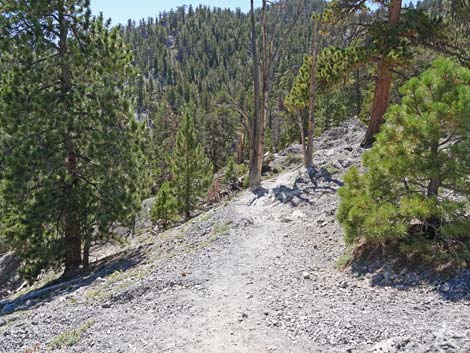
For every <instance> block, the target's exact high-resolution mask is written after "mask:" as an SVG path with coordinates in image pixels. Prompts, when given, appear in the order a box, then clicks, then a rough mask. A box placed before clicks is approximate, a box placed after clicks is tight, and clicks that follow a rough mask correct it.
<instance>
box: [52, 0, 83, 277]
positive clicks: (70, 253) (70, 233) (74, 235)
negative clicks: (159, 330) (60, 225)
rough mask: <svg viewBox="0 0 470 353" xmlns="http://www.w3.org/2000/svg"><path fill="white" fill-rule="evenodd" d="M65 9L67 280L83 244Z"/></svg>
mask: <svg viewBox="0 0 470 353" xmlns="http://www.w3.org/2000/svg"><path fill="white" fill-rule="evenodd" d="M65 11H66V10H65V5H64V3H63V1H59V12H58V22H59V32H60V33H59V57H60V60H61V77H60V81H61V91H62V92H61V93H62V100H63V104H64V119H66V121H68V129H67V130H68V131H67V132H66V136H65V137H64V146H65V149H66V153H67V157H66V159H65V169H66V171H67V174H68V175H69V180H68V181H67V183H66V185H65V188H64V192H65V207H64V248H65V270H64V276H65V277H70V276H72V275H74V274H75V273H77V272H78V270H79V268H80V265H81V264H82V257H81V256H82V246H81V245H82V244H81V234H80V231H81V230H80V221H79V215H78V212H77V210H76V209H75V205H74V203H75V196H74V190H73V189H74V186H75V184H76V183H77V180H78V178H77V157H76V154H75V151H74V146H73V142H72V138H71V136H70V135H71V133H72V129H73V122H72V121H71V117H70V116H68V114H69V112H68V110H69V103H68V100H69V98H68V95H69V94H70V91H71V89H72V75H71V72H70V67H69V63H68V62H67V52H68V48H67V35H68V31H69V28H68V24H67V20H66V18H65Z"/></svg>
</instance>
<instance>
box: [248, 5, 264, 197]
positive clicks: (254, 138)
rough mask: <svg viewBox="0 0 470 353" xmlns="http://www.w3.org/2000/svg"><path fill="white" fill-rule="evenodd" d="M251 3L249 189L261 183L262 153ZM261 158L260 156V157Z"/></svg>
mask: <svg viewBox="0 0 470 353" xmlns="http://www.w3.org/2000/svg"><path fill="white" fill-rule="evenodd" d="M250 4H251V49H252V54H253V87H254V97H253V99H254V109H255V111H254V116H253V118H252V119H251V122H250V125H251V127H250V132H251V136H250V175H249V178H250V180H249V181H250V190H252V191H254V190H256V189H257V188H258V187H259V186H260V185H261V170H259V168H258V163H259V154H261V155H262V154H263V152H262V151H260V150H259V146H260V133H259V129H260V128H261V126H262V125H260V116H259V115H260V114H259V110H260V109H259V108H260V99H259V92H260V83H259V68H258V49H257V47H256V23H255V8H254V4H253V0H251V1H250ZM261 158H262V157H261Z"/></svg>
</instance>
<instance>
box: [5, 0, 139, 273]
mask: <svg viewBox="0 0 470 353" xmlns="http://www.w3.org/2000/svg"><path fill="white" fill-rule="evenodd" d="M2 11H3V13H2V16H1V21H2V26H0V31H1V33H0V46H1V47H2V50H1V51H0V67H8V68H9V69H8V70H6V71H5V72H2V75H1V76H0V126H1V128H0V146H1V149H2V155H1V156H0V164H1V182H0V199H1V203H2V207H1V208H2V212H1V214H0V217H1V224H2V229H1V231H2V233H3V234H2V235H3V236H4V237H6V239H7V240H8V242H9V244H10V245H11V246H12V247H13V248H14V249H15V250H16V252H17V253H18V254H19V255H20V256H21V257H22V258H23V260H24V261H23V268H22V273H23V275H24V276H25V277H26V278H29V279H32V278H34V277H35V276H36V275H37V274H38V273H39V272H40V271H41V270H42V269H44V268H47V267H49V266H55V265H61V264H62V263H63V260H64V252H65V251H66V250H67V243H66V242H65V240H66V238H67V237H66V233H67V232H68V233H69V234H71V233H74V236H75V237H77V236H78V251H80V243H81V242H82V240H85V239H86V240H87V241H90V242H91V241H93V240H98V239H100V240H101V239H108V238H110V237H112V233H111V231H110V229H111V227H112V226H113V225H115V224H116V223H121V224H126V223H127V222H128V221H130V218H131V216H132V214H133V213H134V211H135V210H136V208H137V207H138V205H139V197H138V196H139V195H138V193H137V190H139V188H140V187H141V186H142V184H141V181H142V178H141V174H140V170H141V168H140V166H141V165H142V162H143V161H144V159H145V158H144V156H143V155H142V152H141V148H140V147H141V146H139V144H138V142H139V139H140V137H141V136H142V130H141V126H139V124H138V123H137V122H136V121H135V120H134V119H133V108H132V105H131V99H132V91H131V90H130V89H129V87H130V85H129V78H130V76H132V74H133V73H134V71H133V69H132V66H131V55H130V52H129V50H128V49H127V48H126V46H125V45H124V43H123V41H122V40H121V38H120V35H119V30H118V29H110V28H109V25H108V24H107V23H105V22H104V21H103V19H102V18H101V17H98V18H97V19H94V20H92V19H91V18H90V16H89V12H88V2H87V1H72V0H65V1H34V2H30V1H24V0H20V1H4V2H2ZM57 13H60V14H61V15H60V16H59V17H57V16H55V14H57ZM61 26H63V27H65V28H68V29H69V31H67V33H68V34H67V38H66V39H63V41H62V42H61V43H60V45H59V42H60V39H59V35H58V33H59V32H60V29H61V28H62V27H61ZM30 28H34V31H30V30H29V29H30ZM71 28H73V29H74V30H73V31H72V30H71ZM60 46H62V47H63V48H65V47H66V50H65V51H64V50H62V51H61V50H60V48H59V47H60ZM66 81H67V82H66ZM72 225H73V226H72ZM71 228H73V232H72V231H71V230H70V229H71ZM80 237H81V239H80ZM75 239H76V238H75ZM76 243H77V242H76ZM78 255H80V254H78Z"/></svg>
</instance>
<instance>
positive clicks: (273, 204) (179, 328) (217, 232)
mask: <svg viewBox="0 0 470 353" xmlns="http://www.w3.org/2000/svg"><path fill="white" fill-rule="evenodd" d="M362 133H363V129H362V127H361V126H360V125H359V124H358V123H356V122H354V121H351V122H348V123H347V124H346V125H344V126H343V127H340V128H336V129H332V130H331V131H329V132H328V134H326V135H324V136H322V137H321V138H319V139H318V140H317V141H316V145H317V147H318V150H317V152H316V153H315V163H316V164H315V165H316V166H317V169H316V170H314V171H311V172H310V175H309V174H308V173H307V172H306V171H304V170H303V169H301V168H300V167H296V166H294V167H292V166H291V167H288V168H287V169H286V170H285V171H284V172H283V173H281V174H280V175H278V176H276V177H274V178H272V179H270V180H267V181H265V182H264V183H263V188H264V189H263V190H262V191H261V192H260V193H258V195H253V194H252V193H249V192H244V193H242V194H241V195H240V196H239V197H237V198H236V199H235V200H233V201H231V202H229V203H227V204H226V205H225V206H220V207H218V208H215V209H213V210H211V211H209V212H208V213H206V214H203V215H201V216H199V217H198V218H195V219H193V220H192V221H191V222H189V223H187V224H184V225H182V226H180V227H178V228H175V229H172V230H170V231H168V232H166V233H164V234H160V235H158V236H151V235H148V236H141V237H140V238H139V239H138V240H136V242H135V244H134V248H132V249H131V250H129V251H128V253H127V254H125V256H124V257H123V258H122V259H120V258H119V257H116V258H115V259H114V261H115V262H114V263H113V262H112V261H111V260H110V261H111V262H110V263H108V264H107V265H106V266H105V267H104V268H109V269H113V270H117V269H121V271H115V272H114V273H112V274H108V275H106V276H105V274H106V271H105V270H103V269H102V276H103V277H98V278H96V276H95V277H92V278H91V279H90V280H85V279H84V280H83V282H80V283H76V284H74V285H73V286H71V287H70V288H61V289H60V290H58V291H55V292H52V294H51V295H49V296H46V297H45V298H42V299H41V300H39V301H36V302H34V301H33V302H30V303H24V304H23V307H22V309H23V310H21V307H20V308H19V310H17V311H16V312H14V313H12V314H10V315H4V316H2V317H0V339H1V343H2V344H1V345H0V352H18V351H21V350H22V349H23V350H24V349H26V348H28V347H33V346H34V345H35V344H39V345H41V347H43V348H46V347H48V346H49V347H58V349H57V350H56V351H57V352H93V353H95V352H96V353H98V352H100V353H105V352H113V353H115V352H165V353H166V352H169V353H176V352H204V353H206V352H214V353H215V352H240V353H248V352H250V353H251V352H282V353H286V352H358V353H359V352H410V353H411V352H413V353H415V352H440V351H444V350H445V351H448V352H468V351H470V337H469V335H468V332H470V331H469V330H470V317H469V315H468V304H469V299H470V298H469V297H468V293H470V291H469V289H470V287H469V286H468V284H469V283H470V281H469V278H470V275H469V274H467V278H466V279H465V278H462V279H454V280H453V281H451V282H446V283H440V282H436V283H435V284H433V285H430V284H427V282H422V281H419V278H416V279H415V280H412V279H410V278H411V277H410V276H408V277H406V276H405V277H406V278H408V282H403V283H406V285H405V284H403V285H385V282H384V281H383V280H381V277H380V276H383V274H380V273H375V274H372V273H368V274H366V275H358V274H357V273H352V272H350V271H339V270H337V269H335V262H336V261H337V260H338V258H339V257H340V255H341V254H342V253H343V251H344V245H343V242H342V232H341V229H340V227H339V225H338V224H337V223H336V221H335V211H336V206H337V204H338V196H337V194H336V190H337V188H338V187H339V186H340V185H341V181H340V177H341V175H342V173H343V172H344V171H345V170H346V169H347V168H348V167H349V166H350V165H352V164H357V163H358V162H359V158H360V154H361V151H360V149H358V148H357V146H358V142H359V140H360V138H361V137H362ZM296 150H297V151H298V147H296V146H294V147H292V148H290V149H289V151H286V152H285V153H283V154H282V155H280V156H277V158H275V163H280V164H283V165H286V164H287V163H288V161H290V160H295V152H296ZM371 267H373V266H371ZM416 277H419V276H418V275H417V274H416ZM377 284H379V285H377ZM465 286H466V287H465ZM451 299H452V300H451ZM72 336H73V337H75V339H71V337H72ZM66 343H70V344H71V345H70V346H66V345H65V344H66Z"/></svg>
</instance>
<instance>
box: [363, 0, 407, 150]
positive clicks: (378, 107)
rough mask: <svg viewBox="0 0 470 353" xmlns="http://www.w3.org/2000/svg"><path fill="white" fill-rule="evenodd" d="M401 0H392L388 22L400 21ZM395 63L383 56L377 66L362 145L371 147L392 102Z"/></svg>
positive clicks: (393, 23)
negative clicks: (372, 97) (370, 106)
mask: <svg viewBox="0 0 470 353" xmlns="http://www.w3.org/2000/svg"><path fill="white" fill-rule="evenodd" d="M401 2H402V1H401V0H392V3H391V4H390V7H389V10H388V23H389V24H390V25H392V26H393V25H396V24H398V22H399V21H400V12H401ZM392 68H393V63H392V62H391V61H390V60H388V59H386V58H383V59H382V60H381V61H380V62H379V64H378V68H377V82H376V86H375V92H374V102H373V104H372V109H371V113H370V120H369V126H368V128H367V132H366V135H365V137H364V140H363V141H362V143H361V146H362V147H364V148H368V147H371V146H372V144H373V143H374V140H375V135H376V134H377V133H378V132H379V131H380V127H381V126H382V124H383V123H384V115H385V113H386V112H387V109H388V104H389V102H390V88H391V86H392Z"/></svg>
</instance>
